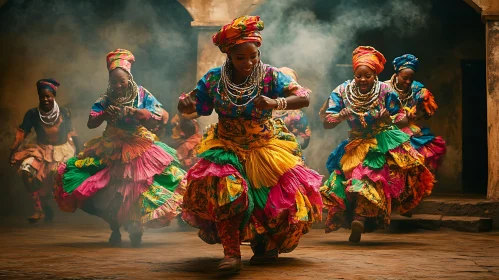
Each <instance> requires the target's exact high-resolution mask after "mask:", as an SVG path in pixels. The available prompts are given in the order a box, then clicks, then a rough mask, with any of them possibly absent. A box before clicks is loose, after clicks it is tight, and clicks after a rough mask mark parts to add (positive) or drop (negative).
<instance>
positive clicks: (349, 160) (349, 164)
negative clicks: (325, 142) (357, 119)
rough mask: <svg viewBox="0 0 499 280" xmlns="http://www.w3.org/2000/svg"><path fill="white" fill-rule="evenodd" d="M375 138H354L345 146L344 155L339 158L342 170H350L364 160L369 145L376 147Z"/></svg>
mask: <svg viewBox="0 0 499 280" xmlns="http://www.w3.org/2000/svg"><path fill="white" fill-rule="evenodd" d="M377 145H378V142H377V141H376V138H367V139H355V140H352V141H351V142H350V143H348V144H347V145H346V146H345V155H344V156H343V157H342V158H341V161H340V164H341V169H342V170H343V172H345V173H348V172H351V171H352V170H353V169H354V168H355V167H357V166H358V165H359V164H360V163H362V162H363V161H364V159H365V158H366V155H367V153H368V152H369V149H370V148H371V147H376V146H377Z"/></svg>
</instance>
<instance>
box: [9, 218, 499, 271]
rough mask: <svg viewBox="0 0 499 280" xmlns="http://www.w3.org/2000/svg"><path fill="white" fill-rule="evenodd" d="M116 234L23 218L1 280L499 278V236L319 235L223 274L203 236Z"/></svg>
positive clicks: (16, 221) (88, 224)
mask: <svg viewBox="0 0 499 280" xmlns="http://www.w3.org/2000/svg"><path fill="white" fill-rule="evenodd" d="M109 234H110V232H109V230H108V228H107V225H106V224H105V223H104V222H103V221H101V220H99V219H98V218H95V217H91V216H88V215H86V214H84V213H75V214H72V215H71V214H61V213H58V216H57V217H56V219H55V221H54V222H52V223H50V224H49V223H43V222H40V223H39V224H34V225H28V224H27V222H25V220H24V219H22V218H8V219H7V218H4V219H3V220H2V223H1V224H0V252H1V253H0V279H71V280H76V279H78V280H80V279H228V278H231V279H307V280H310V279H314V280H318V279H499V232H491V233H479V234H472V233H462V232H455V231H450V230H449V231H438V232H436V231H417V232H414V231H413V232H394V231H393V230H392V231H388V232H376V233H370V234H366V235H364V236H363V239H362V241H361V243H360V244H350V243H348V241H347V239H348V231H346V230H340V231H338V232H335V233H331V234H327V235H326V234H324V232H323V230H320V229H314V230H312V231H311V232H310V233H309V234H307V235H305V236H304V237H303V238H302V240H301V243H300V245H299V246H298V248H297V249H296V250H295V251H293V252H292V253H289V254H283V255H281V256H280V259H279V260H278V261H277V262H276V263H274V264H273V265H268V266H251V265H250V264H249V263H248V261H249V258H250V257H251V255H252V254H251V249H250V248H249V247H248V246H243V248H242V254H243V263H244V268H243V270H242V271H241V273H240V274H238V275H234V276H231V277H227V276H223V277H222V276H220V275H218V274H217V270H216V268H217V264H218V262H219V261H220V259H221V258H222V257H223V253H222V247H221V245H208V244H205V243H204V242H202V241H201V240H200V239H199V238H198V237H197V234H196V231H195V230H189V229H188V230H187V231H183V232H181V231H179V227H177V226H176V224H173V225H172V226H171V227H169V228H163V229H154V230H148V231H146V233H145V234H144V238H143V245H142V247H141V248H132V247H130V242H129V240H128V235H127V234H126V233H125V232H124V231H122V234H123V244H122V246H121V247H111V246H109V245H108V243H107V239H108V236H109Z"/></svg>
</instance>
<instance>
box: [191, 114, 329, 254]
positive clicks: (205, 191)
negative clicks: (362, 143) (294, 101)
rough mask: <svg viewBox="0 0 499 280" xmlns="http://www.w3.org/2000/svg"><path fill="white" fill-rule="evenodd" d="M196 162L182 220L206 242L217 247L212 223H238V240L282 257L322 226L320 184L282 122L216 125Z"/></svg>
mask: <svg viewBox="0 0 499 280" xmlns="http://www.w3.org/2000/svg"><path fill="white" fill-rule="evenodd" d="M198 156H199V157H200V160H199V162H198V163H196V164H195V165H194V166H193V167H192V168H191V169H190V170H189V171H188V173H187V175H186V181H185V183H186V193H185V196H184V203H183V211H184V212H183V216H182V217H183V219H184V220H185V221H186V222H187V223H189V224H190V225H192V226H194V227H197V228H199V229H200V232H199V236H200V238H201V239H203V240H204V241H205V242H207V243H210V244H213V243H220V238H219V236H218V233H217V230H216V226H215V223H217V222H220V221H224V220H231V219H236V217H242V222H241V223H240V224H234V225H233V226H234V227H239V229H240V231H241V235H242V236H241V239H242V240H246V241H257V242H261V243H265V242H268V243H272V244H274V245H275V246H276V248H274V249H277V251H278V252H280V253H285V252H290V251H292V250H293V249H294V248H295V247H296V246H297V245H298V241H299V239H300V237H301V235H302V234H304V233H306V232H308V230H309V229H310V227H311V225H312V223H313V222H315V221H320V220H321V211H322V201H321V196H320V193H319V187H320V185H321V179H322V178H321V176H320V175H319V174H318V173H316V172H315V171H313V170H310V169H308V168H307V167H306V166H305V165H304V163H303V162H302V160H301V150H300V148H299V145H298V143H297V142H296V138H295V137H294V135H292V134H291V133H289V132H288V131H287V129H286V127H285V126H284V124H283V123H282V121H280V120H263V121H251V120H220V122H219V123H218V124H215V125H212V126H211V127H210V128H209V129H208V131H207V132H206V133H205V135H204V137H203V140H202V142H201V144H200V146H199V149H198ZM236 220H237V219H236Z"/></svg>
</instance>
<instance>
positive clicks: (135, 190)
mask: <svg viewBox="0 0 499 280" xmlns="http://www.w3.org/2000/svg"><path fill="white" fill-rule="evenodd" d="M149 185H150V184H149V183H148V182H145V181H142V182H130V181H128V182H126V183H124V184H123V183H122V184H119V185H118V186H117V191H118V192H119V193H121V195H122V196H123V203H122V204H121V207H120V210H119V211H118V221H119V222H125V221H127V220H130V217H129V213H130V211H131V209H132V207H133V206H134V204H136V202H137V199H139V198H140V195H141V194H142V193H143V192H145V191H147V190H148V189H149ZM133 218H138V217H133Z"/></svg>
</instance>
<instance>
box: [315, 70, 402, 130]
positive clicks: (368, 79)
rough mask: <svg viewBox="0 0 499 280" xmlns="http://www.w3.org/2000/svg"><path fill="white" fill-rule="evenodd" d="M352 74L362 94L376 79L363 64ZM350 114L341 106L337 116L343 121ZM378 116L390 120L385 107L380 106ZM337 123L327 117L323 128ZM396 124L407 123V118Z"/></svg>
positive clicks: (373, 73) (350, 111) (366, 91)
mask: <svg viewBox="0 0 499 280" xmlns="http://www.w3.org/2000/svg"><path fill="white" fill-rule="evenodd" d="M353 75H354V79H355V83H356V84H357V85H358V86H359V91H360V93H362V94H366V93H368V92H369V91H370V90H371V89H372V87H373V86H374V82H375V81H376V72H374V70H372V69H371V68H369V67H367V66H365V65H360V66H359V67H357V68H355V70H354V72H353ZM352 114H353V112H352V110H351V109H350V108H343V109H342V110H341V111H340V113H339V116H338V117H339V119H340V121H341V122H343V121H345V120H347V119H348V118H349V117H350V116H351V115H352ZM378 118H379V119H381V120H385V121H386V122H388V123H391V122H392V120H391V118H390V112H388V110H386V109H385V108H382V109H381V110H380V112H379V117H378ZM338 124H339V122H334V123H329V122H328V121H327V119H325V120H324V121H323V127H324V128H325V129H333V128H335V127H336V126H338ZM396 125H397V126H399V125H402V126H404V125H407V118H403V119H402V120H401V121H399V122H398V123H396Z"/></svg>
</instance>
